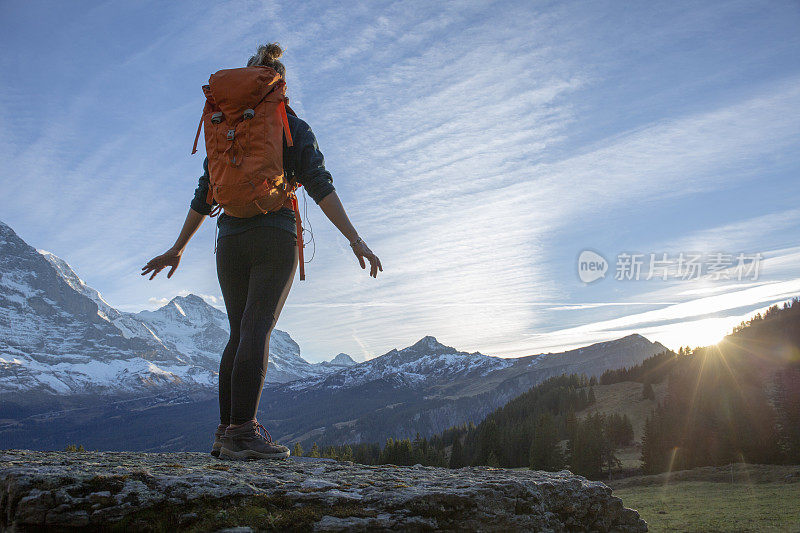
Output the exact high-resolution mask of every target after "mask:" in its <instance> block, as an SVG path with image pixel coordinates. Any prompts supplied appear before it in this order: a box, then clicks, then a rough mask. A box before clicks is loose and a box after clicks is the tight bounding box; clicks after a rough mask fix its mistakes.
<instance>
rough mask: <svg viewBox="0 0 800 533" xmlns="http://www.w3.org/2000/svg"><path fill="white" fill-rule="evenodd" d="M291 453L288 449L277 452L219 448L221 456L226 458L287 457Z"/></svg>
mask: <svg viewBox="0 0 800 533" xmlns="http://www.w3.org/2000/svg"><path fill="white" fill-rule="evenodd" d="M289 455H290V452H289V451H288V450H287V451H285V452H277V453H263V452H257V451H256V450H242V451H240V452H235V451H232V450H228V449H227V448H225V447H224V446H223V447H222V448H220V450H219V457H220V458H226V459H285V458H287V457H289Z"/></svg>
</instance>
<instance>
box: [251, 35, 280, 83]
mask: <svg viewBox="0 0 800 533" xmlns="http://www.w3.org/2000/svg"><path fill="white" fill-rule="evenodd" d="M282 55H283V48H281V45H279V44H278V43H267V44H262V45H261V46H259V47H258V50H256V53H255V54H254V55H253V56H252V57H251V58H250V59H249V60H248V61H247V66H248V67H253V66H263V67H271V68H273V69H275V71H276V72H277V73H278V74H280V75H281V76H283V77H285V76H286V67H284V66H283V63H281V62H280V61H278V58H279V57H281V56H282Z"/></svg>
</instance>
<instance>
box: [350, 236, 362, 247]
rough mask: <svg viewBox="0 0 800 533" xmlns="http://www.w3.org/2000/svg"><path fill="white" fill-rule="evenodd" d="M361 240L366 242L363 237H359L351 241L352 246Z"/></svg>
mask: <svg viewBox="0 0 800 533" xmlns="http://www.w3.org/2000/svg"><path fill="white" fill-rule="evenodd" d="M360 242H364V239H362V238H361V237H359V238H358V239H356V240H355V241H353V242H351V243H350V247H351V248H352V247H353V246H355V245H356V244H358V243H360Z"/></svg>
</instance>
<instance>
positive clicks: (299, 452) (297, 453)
mask: <svg viewBox="0 0 800 533" xmlns="http://www.w3.org/2000/svg"><path fill="white" fill-rule="evenodd" d="M292 455H294V456H295V457H302V456H303V447H302V446H300V443H299V442H295V443H294V450H292Z"/></svg>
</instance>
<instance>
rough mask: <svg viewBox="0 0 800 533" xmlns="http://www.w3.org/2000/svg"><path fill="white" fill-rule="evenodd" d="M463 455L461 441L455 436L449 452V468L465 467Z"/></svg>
mask: <svg viewBox="0 0 800 533" xmlns="http://www.w3.org/2000/svg"><path fill="white" fill-rule="evenodd" d="M463 453H464V452H463V450H462V447H461V439H459V438H458V437H457V436H456V438H455V440H454V441H453V448H452V450H451V452H450V464H449V466H450V468H461V467H462V466H465V464H464V455H463Z"/></svg>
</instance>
